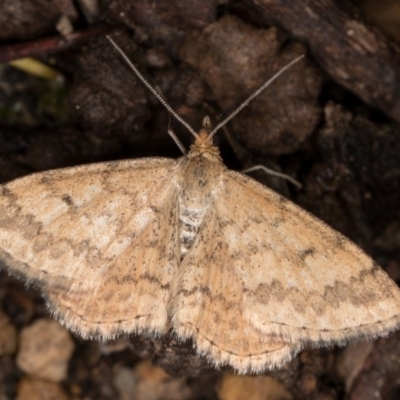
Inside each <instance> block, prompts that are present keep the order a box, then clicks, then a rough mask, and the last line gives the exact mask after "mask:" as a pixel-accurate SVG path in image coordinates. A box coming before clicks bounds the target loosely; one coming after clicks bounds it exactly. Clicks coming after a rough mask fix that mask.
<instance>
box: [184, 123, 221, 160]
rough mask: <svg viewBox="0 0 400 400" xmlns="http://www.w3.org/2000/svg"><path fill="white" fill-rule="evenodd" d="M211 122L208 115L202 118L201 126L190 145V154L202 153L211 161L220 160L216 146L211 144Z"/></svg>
mask: <svg viewBox="0 0 400 400" xmlns="http://www.w3.org/2000/svg"><path fill="white" fill-rule="evenodd" d="M212 138H213V135H212V124H211V119H210V117H208V116H205V117H204V118H203V122H202V127H201V129H200V131H199V132H198V133H197V135H196V136H195V140H194V143H193V144H192V145H191V146H190V153H189V155H190V156H198V155H203V156H204V157H206V158H208V159H209V160H211V161H219V162H222V159H221V156H220V154H219V149H218V147H217V146H214V145H213V139H212Z"/></svg>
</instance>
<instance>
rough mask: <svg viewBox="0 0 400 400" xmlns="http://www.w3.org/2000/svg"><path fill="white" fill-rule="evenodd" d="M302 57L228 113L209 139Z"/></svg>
mask: <svg viewBox="0 0 400 400" xmlns="http://www.w3.org/2000/svg"><path fill="white" fill-rule="evenodd" d="M303 57H304V54H302V55H301V56H299V57H297V58H295V59H294V60H292V61H290V63H288V64H286V65H285V66H284V67H282V68H281V69H280V70H279V71H278V72H277V73H276V74H275V75H274V76H272V78H269V79H268V80H267V81H266V82H265V83H264V84H263V85H262V86H261V87H259V88H258V89H257V90H256V91H255V92H254V93H253V94H252V95H251V96H249V97H248V99H247V100H245V101H244V102H243V103H242V104H241V105H240V106H239V107H238V108H237V109H236V110H234V111H233V112H232V113H230V114H229V115H228V116H227V117H226V118H225V119H224V120H222V121H221V122H220V123H219V124H218V125H217V126H216V127H215V128H214V129H213V130H212V131H211V133H210V137H213V136H214V135H215V133H216V132H217V131H218V130H219V129H221V128H222V127H223V126H224V125H226V124H227V123H228V122H229V121H230V120H231V119H232V118H233V117H234V116H235V115H237V114H239V113H240V111H242V110H243V108H245V107H246V106H247V105H248V104H249V103H250V102H251V101H252V100H253V99H254V98H256V97H257V96H258V95H259V94H260V93H261V92H262V91H263V90H264V89H265V88H267V87H268V86H269V85H270V84H271V83H272V82H273V81H274V80H275V79H276V78H277V77H278V76H280V75H281V74H283V73H284V72H285V71H286V70H287V69H288V68H290V67H291V66H292V65H293V64H296V63H297V62H299V61H300V60H301V59H302V58H303Z"/></svg>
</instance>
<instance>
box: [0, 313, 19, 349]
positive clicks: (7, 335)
mask: <svg viewBox="0 0 400 400" xmlns="http://www.w3.org/2000/svg"><path fill="white" fill-rule="evenodd" d="M16 349H17V329H16V327H15V326H14V324H13V323H12V322H11V321H10V318H8V315H7V314H5V313H3V312H2V311H1V310H0V356H4V355H6V354H14V353H15V350H16Z"/></svg>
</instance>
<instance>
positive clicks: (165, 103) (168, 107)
mask: <svg viewBox="0 0 400 400" xmlns="http://www.w3.org/2000/svg"><path fill="white" fill-rule="evenodd" d="M106 37H107V39H108V40H109V42H110V43H111V44H112V45H113V46H114V47H115V49H116V50H117V51H118V53H119V54H121V56H122V57H123V59H124V60H125V61H126V62H127V64H128V65H129V66H130V67H131V68H132V70H133V72H134V73H135V74H136V75H137V77H138V78H139V79H140V80H141V81H142V82H143V84H144V85H145V86H146V87H147V88H148V89H149V90H150V92H151V93H153V94H154V96H156V97H157V99H158V100H159V101H160V102H161V104H162V105H163V106H164V107H165V108H166V109H167V110H168V111H169V112H170V114H171V115H172V116H173V117H174V118H175V119H177V120H178V121H179V122H180V123H181V124H182V125H183V126H184V127H185V128H186V129H187V130H188V131H189V132H190V133H191V134H192V135H193V136H194V137H195V138H197V133H196V131H195V130H194V129H193V128H192V126H191V125H190V124H189V123H188V122H186V121H185V120H184V119H183V118H182V117H181V116H180V115H179V114H178V113H177V112H176V111H175V110H174V109H173V108H172V107H171V106H170V105H169V104H168V103H167V101H166V100H165V99H164V96H162V95H161V94H160V93H159V92H158V91H157V89H155V88H153V86H151V85H150V83H149V82H148V81H147V79H146V78H145V77H144V76H143V75H142V74H141V72H140V71H139V70H138V69H137V68H136V67H135V65H134V64H133V63H132V61H131V60H130V59H129V58H128V56H127V55H126V54H125V53H124V52H123V50H122V49H121V48H120V47H119V46H118V45H117V43H115V42H114V40H113V39H111V37H110V36H108V35H106Z"/></svg>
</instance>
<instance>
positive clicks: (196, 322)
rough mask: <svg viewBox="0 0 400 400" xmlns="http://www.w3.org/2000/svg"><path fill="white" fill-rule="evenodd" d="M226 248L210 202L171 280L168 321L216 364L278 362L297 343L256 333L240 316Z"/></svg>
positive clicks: (240, 295) (238, 283)
mask: <svg viewBox="0 0 400 400" xmlns="http://www.w3.org/2000/svg"><path fill="white" fill-rule="evenodd" d="M229 250H230V246H229V244H228V243H227V241H226V238H225V237H224V236H223V231H222V230H221V226H220V224H219V219H218V216H217V215H216V212H215V209H212V208H210V210H209V212H208V213H207V214H206V216H205V218H204V222H203V224H202V226H201V229H200V231H199V233H198V235H197V238H196V240H195V242H194V243H193V246H192V247H191V249H190V251H189V252H188V253H187V255H186V257H185V258H184V260H183V262H182V264H181V266H180V268H179V271H178V279H176V280H175V282H174V284H175V286H174V288H173V291H172V293H173V294H172V299H173V303H172V310H173V313H172V326H173V328H174V330H175V332H176V333H177V335H178V337H180V338H192V339H193V341H194V342H195V345H196V348H197V351H198V352H199V353H200V354H205V355H206V356H207V357H208V359H209V360H210V361H211V362H212V363H213V364H214V365H216V366H218V365H225V364H229V365H231V366H232V367H233V368H235V369H236V370H237V371H239V372H240V373H247V372H261V371H263V370H265V369H271V368H273V367H276V366H280V365H282V364H283V363H284V362H287V361H289V360H290V359H291V358H292V357H293V355H294V354H296V353H297V352H298V351H299V350H300V344H299V343H290V342H289V341H285V340H282V339H280V338H277V337H274V336H272V335H265V334H260V332H259V331H257V330H256V329H255V328H254V326H253V325H252V324H250V323H249V322H248V321H247V320H246V319H245V315H244V312H245V309H244V308H243V304H244V303H243V301H244V292H243V286H242V279H241V277H240V275H239V274H238V271H236V270H235V265H234V263H233V259H232V257H233V254H232V253H231V252H230V251H229Z"/></svg>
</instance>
